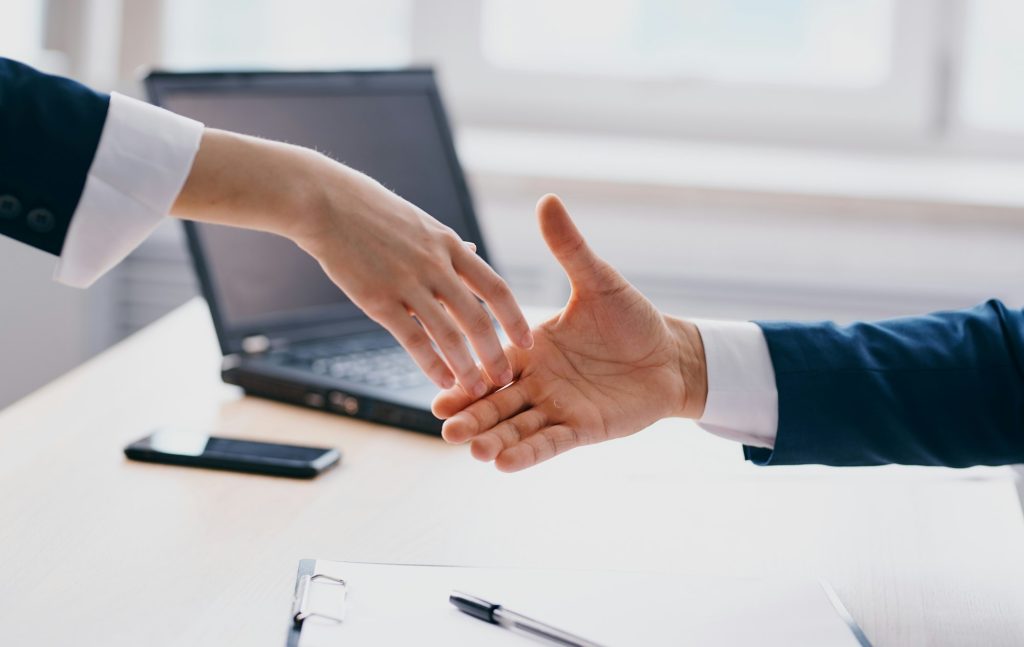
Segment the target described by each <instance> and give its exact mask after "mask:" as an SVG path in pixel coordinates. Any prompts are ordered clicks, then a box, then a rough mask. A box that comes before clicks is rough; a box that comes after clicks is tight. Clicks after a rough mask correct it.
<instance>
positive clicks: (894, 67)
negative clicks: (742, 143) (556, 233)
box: [413, 0, 945, 146]
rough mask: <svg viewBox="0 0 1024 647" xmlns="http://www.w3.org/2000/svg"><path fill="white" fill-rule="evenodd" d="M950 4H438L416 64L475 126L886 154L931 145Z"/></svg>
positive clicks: (841, 0)
mask: <svg viewBox="0 0 1024 647" xmlns="http://www.w3.org/2000/svg"><path fill="white" fill-rule="evenodd" d="M427 4H429V10H428V9H427V8H426V7H425V6H424V5H427ZM944 6H945V5H942V4H940V3H936V2H934V0H898V1H897V0H779V1H778V2H772V3H765V2H759V1H758V0H688V1H684V0H607V1H605V2H600V3H595V2H587V1H586V0H559V2H545V1H544V0H434V1H433V2H431V3H416V15H415V17H414V21H413V24H414V27H413V32H414V39H415V44H416V46H415V47H414V54H415V55H416V56H417V58H419V59H421V60H426V61H430V62H435V63H437V64H438V66H439V67H440V68H441V71H442V73H443V74H442V78H443V80H444V81H445V83H446V88H445V89H446V90H447V91H448V94H449V96H450V97H451V98H452V103H453V105H454V106H455V114H456V116H457V117H459V118H460V119H461V120H462V121H463V122H464V123H469V124H481V125H498V126H507V127H526V128H537V129H547V128H569V129H575V130H586V131H597V132H611V133H614V132H622V133H630V134H646V135H650V136H682V137H701V138H731V139H747V140H750V139H755V140H768V141H783V142H801V143H804V142H808V143H816V144H828V143H833V142H843V143H847V144H849V143H853V144H855V145H857V146H863V145H870V144H872V143H878V144H883V143H884V144H886V145H889V144H891V143H892V142H902V141H910V140H916V141H921V140H924V139H925V138H927V137H931V136H932V135H933V130H934V124H933V122H934V111H935V106H934V103H935V97H936V89H937V88H939V87H940V85H939V82H940V81H941V79H940V77H939V72H940V70H939V69H938V68H937V66H936V65H935V60H936V56H935V53H936V51H937V50H938V44H939V43H940V42H941V38H942V33H941V29H939V27H940V26H941V24H942V23H941V21H940V18H941V15H940V8H941V7H944Z"/></svg>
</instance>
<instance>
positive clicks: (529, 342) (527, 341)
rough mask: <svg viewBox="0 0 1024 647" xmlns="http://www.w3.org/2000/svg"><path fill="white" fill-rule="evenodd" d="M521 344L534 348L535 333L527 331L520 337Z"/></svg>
mask: <svg viewBox="0 0 1024 647" xmlns="http://www.w3.org/2000/svg"><path fill="white" fill-rule="evenodd" d="M519 345H520V346H522V347H524V348H533V333H531V332H527V333H526V334H525V335H523V336H522V337H520V338H519Z"/></svg>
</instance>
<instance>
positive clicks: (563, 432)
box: [494, 425, 586, 472]
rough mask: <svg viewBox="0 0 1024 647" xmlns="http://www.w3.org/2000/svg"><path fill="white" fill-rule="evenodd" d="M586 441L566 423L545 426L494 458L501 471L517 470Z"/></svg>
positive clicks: (531, 465) (495, 464)
mask: <svg viewBox="0 0 1024 647" xmlns="http://www.w3.org/2000/svg"><path fill="white" fill-rule="evenodd" d="M585 444H586V442H585V441H584V440H583V438H582V436H581V435H580V434H579V433H577V431H576V429H575V428H573V427H570V426H568V425H554V426H551V427H546V428H544V429H541V430H540V431H538V432H536V433H535V434H533V435H531V436H529V437H527V438H524V439H523V440H522V441H521V442H519V443H517V444H515V445H513V446H512V447H509V448H508V449H505V450H503V451H502V452H501V453H500V454H498V456H497V458H495V459H494V466H495V467H497V468H498V469H499V470H501V471H502V472H518V471H519V470H524V469H526V468H527V467H533V466H534V465H536V464H537V463H542V462H544V461H546V460H548V459H550V458H554V457H555V456H557V455H558V454H561V453H562V452H565V451H567V450H569V449H572V448H573V447H579V446H581V445H585Z"/></svg>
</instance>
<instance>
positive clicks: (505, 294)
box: [452, 254, 533, 348]
mask: <svg viewBox="0 0 1024 647" xmlns="http://www.w3.org/2000/svg"><path fill="white" fill-rule="evenodd" d="M452 264H453V265H454V267H455V271H456V272H458V273H459V276H461V277H462V279H463V280H464V281H465V282H466V285H468V286H469V287H470V289H471V290H473V292H474V293H475V294H476V295H477V296H478V297H480V298H481V299H483V300H484V302H485V303H486V304H487V306H488V307H489V308H490V309H491V312H493V313H494V316H495V318H496V319H497V320H498V323H500V324H501V327H502V328H503V329H504V330H505V334H507V335H508V338H509V340H510V341H511V342H512V343H513V344H515V345H516V346H518V347H520V348H532V347H533V334H532V333H531V332H530V324H529V323H527V321H526V317H525V316H523V311H522V310H520V309H519V304H518V303H516V299H515V296H514V295H513V294H512V290H510V289H509V287H508V284H507V283H505V280H504V279H503V278H501V277H500V276H498V273H497V272H495V271H494V270H493V269H492V268H491V266H490V265H488V264H487V263H486V262H484V259H482V258H480V257H479V256H477V255H476V254H455V255H454V258H453V259H452Z"/></svg>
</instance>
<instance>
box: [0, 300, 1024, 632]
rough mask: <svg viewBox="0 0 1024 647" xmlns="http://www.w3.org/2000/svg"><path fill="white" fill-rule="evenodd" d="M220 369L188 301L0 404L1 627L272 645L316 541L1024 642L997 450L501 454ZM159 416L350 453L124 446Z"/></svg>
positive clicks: (1011, 509)
mask: <svg viewBox="0 0 1024 647" xmlns="http://www.w3.org/2000/svg"><path fill="white" fill-rule="evenodd" d="M218 369H219V355H218V352H217V349H216V346H215V340H214V335H213V331H212V328H211V326H210V323H209V318H208V316H207V314H206V311H205V306H204V305H203V304H202V303H201V302H193V303H190V304H188V305H186V306H185V307H183V308H182V309H181V310H180V311H178V312H176V313H174V314H172V315H171V316H169V317H168V318H166V319H165V320H163V321H161V322H159V323H157V324H156V325H154V326H152V327H151V328H150V329H148V330H146V331H143V332H142V333H141V334H139V335H137V336H135V337H133V338H131V339H129V340H127V341H126V342H124V343H122V344H120V345H119V346H117V347H116V348H114V349H112V350H111V351H109V352H107V353H105V354H104V355H102V356H100V357H99V358H97V359H95V360H93V361H92V362H90V363H88V364H86V365H85V366H83V367H81V368H80V369H78V370H76V371H74V372H72V373H70V374H69V375H67V376H65V377H64V378H62V379H60V380H58V381H57V382H55V383H53V384H51V385H50V386H47V387H46V388H44V389H42V390H41V391H39V392H37V393H35V394H33V395H32V396H29V397H28V398H27V399H25V400H23V401H21V402H19V403H17V404H16V405H14V406H12V407H10V408H9V409H7V410H6V411H4V412H3V413H2V414H0V622H2V625H0V636H2V639H0V642H3V643H4V644H11V645H17V644H33V645H190V646H191V645H228V644H231V645H252V646H259V645H266V646H268V647H278V646H279V645H282V644H283V641H284V636H285V630H286V627H287V623H288V618H287V616H288V609H289V603H290V596H291V592H292V587H293V581H294V580H293V578H294V574H295V569H296V565H297V561H298V560H299V559H300V558H302V557H315V558H324V559H336V560H367V561H401V562H425V563H447V564H474V565H491V566H513V567H519V566H522V567H569V568H613V569H638V570H659V571H671V572H678V573H687V572H695V573H713V574H714V573H720V574H730V575H755V576H771V575H773V574H778V573H785V574H805V575H810V576H821V577H825V578H827V579H828V580H829V581H830V582H831V583H832V584H833V585H834V587H835V588H836V590H837V591H838V592H839V594H840V595H841V597H842V598H843V599H844V601H845V602H846V604H847V606H848V607H849V609H850V611H851V612H852V613H853V615H854V617H856V618H857V620H858V621H859V622H860V624H861V625H862V626H863V627H864V629H865V631H866V633H867V634H868V636H869V637H870V638H871V639H872V640H873V641H874V642H875V644H876V645H878V646H879V647H885V646H887V645H900V646H904V645H965V644H972V645H986V646H991V647H996V646H998V645H1020V644H1024V523H1022V518H1021V512H1020V507H1019V506H1018V503H1017V498H1016V494H1015V491H1014V484H1013V481H1012V479H1011V477H1010V473H1009V472H1008V471H1004V470H988V469H983V470H969V471H966V472H952V471H946V470H925V469H911V468H882V469H863V470H847V471H840V470H825V469H821V468H770V469H769V468H755V467H753V466H750V465H747V464H744V463H743V462H742V461H741V460H740V452H739V448H738V447H736V446H734V445H732V444H730V443H727V442H725V441H721V440H718V439H715V438H713V437H710V436H708V435H706V434H704V433H703V432H700V431H699V430H697V429H696V428H695V427H694V426H693V425H692V424H689V423H684V422H681V421H671V422H667V423H663V424H660V425H657V426H656V428H653V429H651V430H648V431H646V432H644V433H641V434H639V435H637V436H634V437H632V438H629V439H626V440H622V441H615V442H612V443H607V444H605V445H600V446H595V447H590V448H586V449H583V450H578V451H575V452H571V453H569V454H567V455H565V456H562V457H559V458H557V459H555V460H554V461H551V462H550V463H546V464H544V465H542V466H540V467H538V468H536V469H533V470H529V471H527V472H524V473H521V474H517V475H503V474H500V473H498V472H497V471H495V470H494V469H493V468H491V467H490V466H487V465H483V464H479V463H477V462H475V461H473V460H472V459H471V458H470V457H469V456H468V453H467V451H466V450H465V449H464V448H461V447H449V446H446V445H445V444H444V443H443V442H442V441H440V440H438V439H436V438H432V437H428V436H424V435H419V434H414V433H409V432H403V431H397V430H392V429H388V428H384V427H379V426H375V425H371V424H366V423H361V422H355V421H351V420H348V419H345V418H341V417H336V416H332V415H328V414H323V413H318V412H314V411H310V410H304V409H300V408H296V407H291V406H286V405H280V404H275V403H271V402H267V401H263V400H258V399H252V398H243V397H242V396H241V394H240V393H239V392H238V391H237V390H236V389H234V388H232V387H228V386H225V385H223V384H221V383H220V382H219V376H218V375H219V373H218ZM16 373H17V367H10V366H7V367H5V368H4V379H14V377H13V376H15V375H16ZM168 423H179V424H184V425H193V424H195V425H201V426H204V427H206V428H209V429H216V430H217V431H218V432H219V433H222V434H224V435H237V436H247V437H255V438H263V439H272V440H284V441H294V442H297V443H306V444H318V445H334V446H338V447H340V448H341V449H342V450H343V452H344V458H343V464H342V465H341V467H340V468H339V469H337V470H335V471H333V472H331V473H328V474H326V475H324V476H323V477H321V478H319V479H316V480H314V481H309V482H306V481H293V480H286V479H277V478H270V477H260V476H247V475H239V474H230V473H223V472H214V471H201V470H192V469H186V468H176V467H169V466H159V465H148V464H141V463H133V462H129V461H127V460H125V459H124V458H123V456H122V453H121V450H122V447H123V446H124V445H125V444H127V443H128V442H129V441H132V440H134V439H136V438H137V437H139V436H142V435H143V434H144V433H146V432H147V431H149V430H150V429H152V428H154V427H157V426H160V425H165V424H168Z"/></svg>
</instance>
